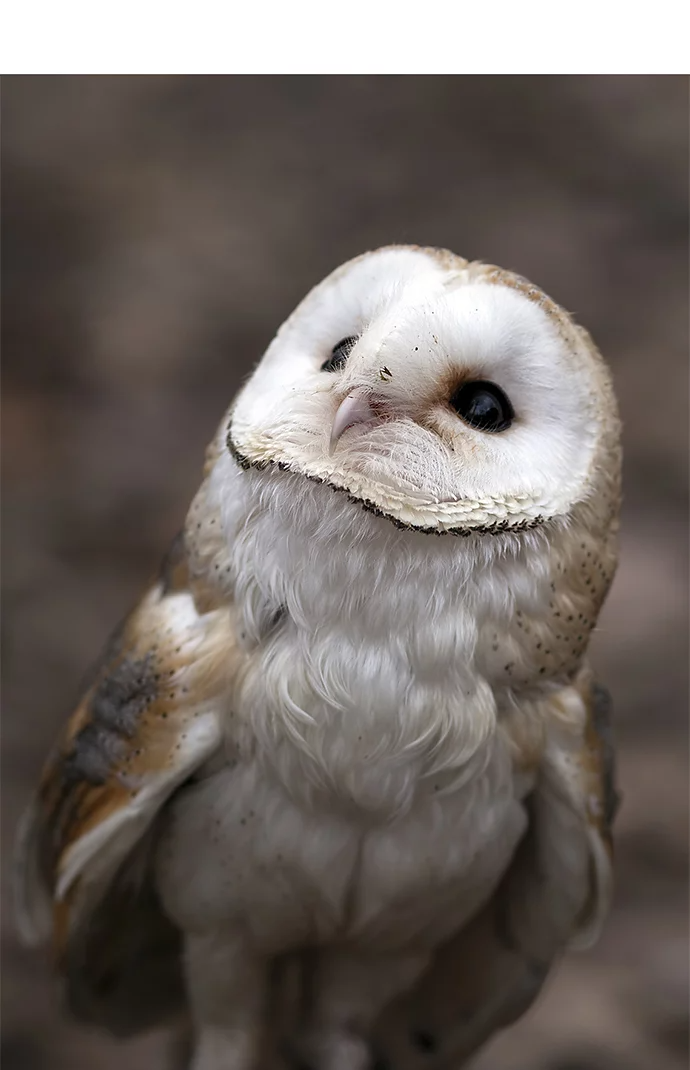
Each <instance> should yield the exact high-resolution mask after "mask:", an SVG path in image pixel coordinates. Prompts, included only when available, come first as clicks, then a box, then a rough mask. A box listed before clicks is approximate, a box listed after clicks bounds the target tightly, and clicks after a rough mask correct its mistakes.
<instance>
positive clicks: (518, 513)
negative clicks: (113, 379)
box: [16, 246, 620, 1070]
mask: <svg viewBox="0 0 690 1070" xmlns="http://www.w3.org/2000/svg"><path fill="white" fill-rule="evenodd" d="M619 487H620V428H619V420H618V416H617V410H616V403H615V398H614V394H613V389H612V385H611V381H610V377H609V374H608V372H607V369H606V367H605V365H604V363H603V361H602V358H601V357H600V355H599V353H598V351H597V350H596V348H595V347H594V345H593V343H592V341H591V339H590V337H589V335H588V334H587V333H586V332H585V331H584V330H583V329H582V328H580V327H578V326H576V325H575V323H574V322H573V321H572V319H571V318H570V316H569V315H568V314H567V313H565V312H564V311H563V310H562V309H561V308H559V307H558V306H557V305H556V304H554V302H553V301H551V300H550V299H549V298H548V297H547V296H546V295H545V294H544V293H542V292H541V291H540V290H539V289H537V288H536V287H535V286H533V285H531V284H530V283H529V282H527V281H526V280H525V279H523V278H521V277H519V276H517V275H514V274H511V273H510V272H508V271H504V270H501V269H499V268H497V267H491V266H488V265H485V264H481V263H470V262H468V261H466V260H463V259H461V258H460V257H458V256H456V255H454V254H453V253H451V252H448V251H445V250H439V249H429V248H420V247H417V246H393V247H388V248H383V249H379V250H377V251H375V252H370V253H366V254H365V255H363V256H360V257H358V258H357V259H355V260H352V261H351V262H349V263H347V264H345V265H344V266H342V267H340V268H338V270H336V271H335V272H334V273H333V274H331V275H330V276H329V277H328V278H327V279H326V280H325V281H323V282H322V283H320V284H319V285H318V286H317V287H316V288H315V289H314V290H312V291H311V293H309V294H308V296H307V297H306V298H305V299H304V300H303V301H302V303H301V304H300V305H299V306H298V308H297V310H296V311H295V312H294V313H293V314H292V315H291V316H290V318H289V319H288V320H287V322H286V323H285V324H284V325H283V326H282V327H281V328H280V330H279V331H278V333H277V335H276V337H275V339H274V340H273V342H272V343H271V344H270V346H269V347H268V350H267V351H266V353H265V355H264V356H263V358H262V360H261V361H260V363H259V364H258V366H257V367H256V369H255V371H254V373H253V374H252V376H251V377H250V378H249V380H248V381H247V382H246V384H245V385H244V387H243V388H242V389H241V391H240V393H239V394H238V396H237V397H236V399H235V400H234V402H233V403H232V405H231V406H230V409H229V410H228V412H227V414H226V415H225V417H224V418H223V420H222V423H221V425H220V428H219V430H218V432H217V434H216V435H215V437H214V439H213V441H212V443H211V445H210V447H209V449H208V452H207V458H206V464H205V468H204V473H203V482H202V484H201V487H200V489H199V491H198V493H197V495H196V497H195V498H194V500H193V502H192V505H191V507H190V510H189V513H188V515H187V519H186V523H185V526H184V529H183V531H182V532H181V533H180V534H179V536H178V537H177V538H176V539H175V540H174V542H173V544H172V547H171V549H170V551H169V553H168V555H167V557H166V558H165V561H164V563H163V566H162V568H161V570H160V573H159V574H158V575H157V576H156V578H155V579H154V580H153V582H152V583H151V585H150V587H149V589H148V590H147V591H146V593H145V594H144V596H143V598H142V600H141V602H140V603H139V605H138V606H137V608H136V609H135V610H134V611H133V612H132V613H131V614H130V616H129V617H128V618H127V619H126V620H125V622H124V624H123V625H122V626H121V627H120V628H119V630H118V631H117V632H116V634H115V635H114V637H113V638H112V640H111V642H110V644H109V645H108V647H107V649H106V651H105V653H104V655H103V658H102V661H101V663H100V665H99V667H98V668H97V670H96V671H95V674H94V676H93V678H92V680H91V683H90V685H89V686H88V688H87V690H86V692H85V693H84V695H83V698H82V699H81V701H80V703H79V705H78V706H77V708H76V711H75V712H74V714H73V715H72V717H71V719H70V720H69V722H68V723H67V725H66V727H65V730H64V732H63V734H62V736H61V738H60V740H59V742H58V744H57V746H56V748H55V750H54V751H53V753H52V755H51V756H50V757H49V759H48V761H47V764H46V766H45V769H44V772H43V775H42V778H41V781H40V784H39V786H38V788H37V792H36V795H35V798H34V800H33V802H32V804H31V805H30V807H29V810H28V813H27V815H26V817H25V819H24V822H23V825H22V828H21V830H20V835H19V841H18V851H17V868H16V893H17V904H18V916H19V920H20V925H21V930H22V932H23V934H24V935H25V937H26V938H27V940H29V941H33V942H34V943H36V942H41V941H50V942H52V948H53V956H54V962H55V968H56V971H57V973H58V974H59V976H60V977H61V979H62V984H63V988H64V992H65V995H66V1001H67V1004H68V1006H69V1007H70V1008H71V1010H72V1012H73V1013H74V1014H76V1015H77V1016H78V1017H79V1018H81V1019H83V1020H84V1021H87V1022H91V1023H95V1024H98V1025H100V1026H101V1027H105V1028H107V1029H109V1030H110V1031H112V1032H113V1033H114V1034H116V1035H127V1034H132V1033H136V1032H137V1031H140V1030H143V1029H147V1028H150V1027H152V1026H155V1025H160V1024H164V1023H168V1024H171V1025H172V1024H176V1023H179V1024H181V1025H182V1026H184V1027H185V1028H188V1030H189V1036H190V1038H191V1039H190V1055H189V1059H190V1061H189V1064H188V1065H190V1066H191V1067H192V1068H193V1070H258V1068H261V1070H263V1068H265V1067H274V1066H283V1067H294V1068H297V1067H299V1068H309V1070H384V1068H385V1070H417V1068H420V1070H421V1068H434V1067H440V1066H444V1067H459V1066H461V1065H463V1063H464V1061H465V1060H466V1059H468V1058H469V1057H470V1056H471V1054H472V1053H473V1052H475V1051H476V1050H477V1048H478V1047H479V1046H481V1044H482V1043H483V1042H484V1041H485V1040H486V1039H487V1038H488V1037H489V1036H491V1034H492V1033H493V1032H494V1031H495V1030H497V1029H499V1028H502V1027H504V1026H506V1025H508V1024H509V1023H510V1022H511V1021H513V1020H515V1019H516V1018H517V1017H518V1016H519V1015H520V1014H521V1013H522V1012H523V1011H524V1010H525V1009H526V1008H527V1007H528V1006H529V1004H530V1003H531V1002H532V1000H533V999H534V997H535V996H536V994H537V993H538V991H539V989H540V987H541V986H542V984H543V982H544V979H545V977H546V975H547V973H548V971H549V969H550V967H551V966H552V964H553V963H554V962H555V961H556V960H557V959H558V957H559V956H560V955H561V953H562V952H563V951H564V949H565V948H566V947H568V946H571V945H573V944H579V945H586V944H588V943H590V942H591V941H592V940H594V939H595V938H596V936H597V934H598V932H599V930H600V927H601V924H602V921H603V919H604V917H605V915H606V912H607V908H608V906H609V901H610V896H611V869H612V865H611V821H612V817H613V812H614V809H615V802H616V793H615V787H614V779H613V758H612V746H611V741H610V718H609V705H608V698H607V695H606V693H605V692H604V691H603V690H601V689H600V688H599V687H598V686H597V684H596V683H595V681H594V679H593V676H592V673H591V670H590V669H589V667H588V663H587V647H588V642H589V639H590V636H591V633H592V630H593V628H594V626H595V624H596V620H597V615H598V613H599V610H600V608H601V605H602V602H603V600H604V598H605V596H606V593H607V590H608V588H609V585H610V583H611V579H612V577H613V573H614V570H615V565H616V552H617V551H616V537H617V527H618V508H619V497H620V490H619Z"/></svg>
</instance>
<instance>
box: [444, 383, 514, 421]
mask: <svg viewBox="0 0 690 1070" xmlns="http://www.w3.org/2000/svg"><path fill="white" fill-rule="evenodd" d="M450 405H451V408H452V409H455V411H456V412H457V414H458V416H460V417H462V419H463V420H464V421H465V423H468V424H469V425H470V427H476V428H477V430H478V431H505V430H506V429H507V428H508V427H510V425H511V423H512V420H513V417H514V416H515V413H514V412H513V406H512V405H511V404H510V402H509V401H508V398H507V397H506V395H505V394H504V393H503V391H502V390H501V388H500V386H496V384H495V383H488V382H485V381H484V380H482V379H479V380H477V381H476V382H474V383H463V384H462V386H459V387H458V389H457V390H456V391H455V393H454V394H453V396H452V398H451V399H450Z"/></svg>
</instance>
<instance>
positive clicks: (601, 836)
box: [374, 673, 618, 1070]
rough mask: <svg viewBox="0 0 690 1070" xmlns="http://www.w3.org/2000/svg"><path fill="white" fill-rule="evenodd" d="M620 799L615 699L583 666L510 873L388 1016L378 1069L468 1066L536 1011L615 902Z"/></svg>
mask: <svg viewBox="0 0 690 1070" xmlns="http://www.w3.org/2000/svg"><path fill="white" fill-rule="evenodd" d="M617 803H618V796H617V793H616V790H615V786H614V765H613V746H612V741H611V726H610V702H609V698H608V695H607V693H606V692H605V691H604V690H603V689H602V688H600V687H597V686H596V685H594V684H593V682H592V681H591V679H590V678H589V677H588V676H587V675H586V674H584V673H583V675H582V677H581V678H580V679H579V680H578V681H577V682H576V685H575V686H574V687H572V688H569V689H567V691H564V692H561V693H559V694H558V695H556V696H554V698H553V700H552V709H551V711H550V726H549V729H548V732H547V743H546V748H545V752H544V755H543V759H542V762H541V766H540V771H539V776H538V781H537V784H536V787H535V790H534V792H533V794H532V796H531V797H530V801H529V816H530V823H529V829H528V832H527V834H526V836H525V838H524V840H523V842H522V843H521V845H520V847H519V849H518V852H517V854H516V856H515V858H514V860H513V863H512V865H511V867H510V869H509V870H508V872H507V873H506V875H505V877H504V880H503V882H502V884H501V885H500V887H499V889H498V891H497V893H496V894H495V896H494V898H493V899H492V900H491V901H490V902H489V903H488V904H487V906H486V907H485V908H484V909H483V910H482V912H481V913H480V914H479V915H478V916H477V917H476V918H475V919H474V920H473V921H472V922H471V923H470V924H469V925H468V926H467V927H466V928H465V929H464V930H463V931H462V932H461V933H459V934H458V935H457V936H455V937H454V938H453V939H452V940H450V941H449V942H448V943H447V944H446V945H445V946H443V947H441V948H440V949H439V951H438V952H437V954H436V956H435V958H434V960H433V961H432V965H431V966H430V968H429V970H428V971H427V973H426V975H425V976H424V977H423V978H422V979H421V980H420V982H419V983H418V984H417V985H416V986H415V987H414V988H413V989H412V990H411V991H410V992H408V993H407V994H406V995H404V996H403V997H401V998H400V999H398V1000H397V1001H396V1002H395V1003H394V1004H392V1005H391V1006H390V1007H389V1008H388V1009H387V1011H386V1012H385V1013H384V1015H383V1016H382V1018H381V1020H380V1021H379V1023H378V1025H377V1028H376V1030H375V1035H374V1047H375V1051H376V1054H377V1059H378V1061H377V1065H381V1066H382V1067H386V1068H387V1070H422V1068H424V1070H440V1068H446V1067H447V1068H449V1070H450V1068H453V1070H455V1068H457V1067H459V1066H462V1065H464V1064H465V1060H466V1059H469V1058H470V1056H471V1055H472V1054H474V1053H475V1052H476V1051H477V1049H478V1048H479V1047H481V1045H482V1044H484V1043H485V1042H486V1041H487V1040H488V1039H489V1038H490V1037H491V1036H492V1034H493V1033H495V1032H496V1031H497V1030H499V1029H502V1028H503V1027H505V1026H507V1025H509V1024H510V1023H511V1022H513V1021H515V1019H516V1018H518V1017H519V1016H520V1015H521V1014H523V1013H524V1011H526V1010H527V1008H528V1007H529V1006H530V1004H531V1003H532V1001H533V1000H534V998H535V997H536V995H537V994H538V992H539V990H540V988H541V986H542V984H543V981H544V979H545V977H546V975H547V973H548V970H549V968H550V966H551V965H552V963H553V962H554V960H555V959H556V958H557V957H558V955H559V953H560V952H561V951H562V950H564V949H565V948H566V946H568V945H573V944H574V945H576V946H578V945H579V946H587V945H589V944H590V943H592V942H593V941H594V940H595V939H596V937H597V936H598V933H599V929H600V927H601V924H602V922H603V919H604V917H605V915H606V912H607V910H608V906H609V902H610V897H611V886H612V857H611V851H612V842H611V825H612V821H613V817H614V815H615V811H616V808H617Z"/></svg>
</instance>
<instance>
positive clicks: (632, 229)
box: [2, 77, 688, 1070]
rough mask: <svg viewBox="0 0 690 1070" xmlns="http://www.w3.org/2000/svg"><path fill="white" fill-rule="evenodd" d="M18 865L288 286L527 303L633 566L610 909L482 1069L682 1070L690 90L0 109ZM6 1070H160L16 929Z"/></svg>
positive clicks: (92, 84)
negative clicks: (21, 842)
mask: <svg viewBox="0 0 690 1070" xmlns="http://www.w3.org/2000/svg"><path fill="white" fill-rule="evenodd" d="M2 111H3V115H2V120H3V169H2V213H3V214H2V226H3V230H2V239H3V248H2V254H3V255H2V268H3V279H2V282H3V292H2V297H3V309H2V311H3V322H2V332H3V333H2V342H3V357H4V390H3V414H4V435H3V439H4V443H3V444H4V451H3V464H4V509H3V527H4V566H5V567H4V571H3V579H4V608H5V612H4V723H3V759H2V760H3V790H4V808H3V832H4V852H5V863H6V861H7V856H8V854H9V852H10V848H11V840H12V836H13V831H14V826H15V823H16V820H17V818H18V816H19V813H20V810H21V808H22V807H23V805H24V804H25V802H26V799H27V796H28V793H29V790H30V788H31V786H32V784H33V783H34V780H35V778H36V775H37V773H38V770H39V767H40V763H41V761H42V759H43V757H44V756H45V754H46V752H47V750H48V747H49V746H50V744H51V741H52V739H53V737H54V735H55V733H56V731H57V729H58V726H59V725H60V724H61V722H62V720H63V718H64V717H65V715H66V713H67V712H68V711H69V709H70V705H71V703H72V702H73V700H74V698H75V695H76V693H77V690H78V687H79V683H80V679H81V677H82V675H83V673H84V672H85V670H86V669H87V667H88V666H89V664H90V663H91V661H92V660H93V659H94V658H95V657H96V655H97V654H98V651H99V648H100V647H101V644H102V643H103V641H104V639H105V638H106V636H107V634H108V632H109V630H110V629H111V627H112V626H113V625H114V623H115V622H116V621H117V620H118V619H119V618H120V617H121V616H122V614H123V613H124V612H125V610H126V609H127V608H128V607H129V606H130V604H131V603H132V602H133V601H134V600H135V598H136V596H137V594H138V592H139V590H140V588H141V586H142V584H143V583H144V581H145V580H146V578H147V577H148V575H149V573H150V572H151V570H152V569H153V568H154V567H155V566H156V564H157V562H158V559H159V558H160V556H161V553H162V551H163V550H164V548H165V547H166V544H167V542H168V540H169V539H170V537H171V536H172V535H173V534H174V533H175V531H176V530H177V528H178V527H179V525H180V522H181V521H182V518H183V516H184V513H185V509H186V506H187V504H188V502H189V500H190V497H191V495H192V493H193V491H194V490H195V488H196V485H197V482H198V479H199V472H200V465H201V460H202V455H203V449H204V446H205V443H206V441H207V439H208V438H209V437H210V435H211V433H212V431H213V429H214V427H215V424H216V421H217V420H218V419H219V417H220V415H221V413H222V411H223V409H224V407H225V406H226V404H227V402H228V401H229V399H230V397H231V395H232V394H233V392H234V391H235V389H236V387H237V385H238V383H239V382H240V380H241V379H242V377H243V376H245V375H246V374H247V372H248V370H249V369H250V367H251V366H252V364H253V362H255V361H256V360H257V359H258V358H259V356H260V355H261V353H262V351H263V350H264V348H265V346H266V344H267V343H268V342H269V340H270V339H271V337H272V335H273V333H274V331H275V330H276V328H277V327H278V325H279V324H280V323H281V321H282V320H283V318H284V317H285V316H286V314H287V313H288V312H289V311H290V310H291V309H292V307H293V306H294V305H295V303H296V302H297V301H298V300H299V299H300V298H301V297H302V296H303V294H304V293H305V292H306V290H307V289H308V288H309V287H310V286H311V285H312V284H314V283H315V282H317V281H318V280H319V279H320V278H321V277H322V276H323V275H324V274H326V273H327V272H328V271H330V270H331V269H332V268H333V267H335V266H336V265H337V264H339V263H340V262H341V261H343V260H345V259H347V258H348V257H351V256H353V255H355V254H357V253H360V252H362V251H364V250H365V249H370V248H374V247H376V246H378V245H381V244H387V243H390V242H416V243H421V244H431V245H444V246H448V247H449V248H451V249H453V250H454V251H456V252H458V253H460V254H462V255H463V256H466V257H470V258H479V259H484V260H488V261H490V262H494V263H498V264H500V265H502V266H504V267H509V268H513V269H515V270H517V271H518V272H520V273H522V274H524V275H526V276H528V277H530V278H532V279H533V280H534V281H535V282H536V283H538V284H539V285H541V286H542V287H544V288H545V289H546V290H547V292H549V293H550V294H551V295H552V296H553V297H554V298H556V300H558V301H559V302H561V303H562V304H563V305H565V306H566V307H567V308H568V309H570V310H572V311H574V312H575V313H576V315H577V316H578V318H579V319H580V321H581V322H582V323H584V324H585V325H586V326H587V327H588V328H589V329H590V330H591V331H592V333H593V335H594V337H595V339H596V340H597V342H598V343H599V345H600V347H601V348H602V350H603V352H604V354H605V355H606V356H607V357H608V359H609V360H610V362H611V364H612V366H613V369H614V374H615V378H616V383H617V388H618V393H619V397H620V402H621V407H622V411H623V417H624V420H625V438H626V497H625V508H624V522H623V537H622V562H621V567H620V571H619V574H618V578H617V581H616V583H615V584H614V588H613V593H612V595H611V597H610V600H609V603H608V605H607V607H606V610H605V612H604V614H603V617H602V620H601V626H600V629H599V633H598V636H597V638H596V642H595V650H594V658H595V663H596V666H597V668H598V671H599V675H600V676H601V678H602V679H603V680H605V681H606V683H607V684H608V685H609V686H610V688H611V689H612V690H613V693H614V697H615V701H616V711H617V724H618V740H619V751H620V782H621V787H622V791H623V793H624V802H623V807H622V810H621V812H620V816H619V820H618V888H617V896H616V903H615V909H614V911H613V914H612V916H611V919H610V921H609V924H608V926H607V928H606V930H605V933H604V936H603V939H602V940H601V942H600V944H599V946H598V947H597V948H596V950H594V951H591V952H588V953H587V954H584V955H577V956H575V955H573V956H571V957H569V958H568V959H567V961H566V962H565V963H564V964H563V966H562V967H561V968H560V969H559V971H558V973H557V975H556V976H555V977H554V978H553V979H552V981H551V983H550V985H549V987H548V990H547V993H546V995H545V996H544V997H543V998H542V1000H541V1001H540V1003H539V1005H538V1007H537V1008H536V1009H535V1010H534V1011H533V1012H532V1013H531V1014H530V1015H529V1016H528V1017H527V1018H526V1019H525V1020H524V1021H523V1022H522V1023H521V1024H520V1026H519V1027H517V1028H515V1029H514V1030H512V1031H511V1032H510V1033H508V1034H506V1035H505V1036H503V1037H501V1038H499V1039H498V1040H497V1041H496V1042H495V1043H494V1044H493V1046H492V1047H491V1048H490V1049H488V1050H487V1051H486V1053H485V1054H484V1055H483V1056H482V1057H481V1059H480V1060H479V1063H478V1066H479V1067H481V1068H482V1070H673V1068H676V1067H678V1068H680V1067H685V1066H686V1065H687V1054H686V1044H687V996H688V992H687V958H688V950H687V916H686V913H687V882H686V877H687V794H688V793H687V782H688V770H687V723H686V722H687V699H688V695H687V660H688V659H687V653H688V645H687V638H688V636H687V570H686V564H687V562H686V548H687V472H686V465H687V431H688V413H687V403H688V389H687V371H688V215H687V213H688V199H687V195H688V190H687V184H688V86H687V80H686V79H685V78H676V77H555V78H525V77H505V78H504V77H501V78H498V77H487V78H484V77H481V78H479V77H429V78H427V77H400V78H399V77H395V78H392V77H391V78H389V77H386V78H379V77H353V78H350V77H325V78H323V77H318V78H313V77H276V78H273V77H260V78H248V77H122V78H110V77H61V78H52V77H51V78H39V77H27V78H16V77H14V78H5V79H4V81H3V86H2ZM4 881H5V884H4V891H5V895H4V897H3V900H4V915H3V938H4V954H3V973H4V985H3V1001H4V1010H3V1032H2V1056H3V1059H4V1062H3V1066H4V1070H20V1068H21V1070H43V1068H51V1070H87V1068H89V1070H91V1068H94V1070H115V1068H118V1070H119V1068H120V1067H121V1066H123V1065H124V1066H126V1067H128V1068H131V1070H144V1068H147V1070H148V1068H151V1070H156V1068H157V1067H159V1066H162V1061H161V1060H162V1056H161V1051H162V1047H161V1040H160V1038H158V1037H150V1038H145V1039H143V1040H141V1041H137V1042H136V1043H133V1044H130V1045H127V1046H126V1047H124V1048H119V1047H117V1046H116V1045H115V1044H114V1043H112V1042H110V1041H109V1040H107V1039H105V1038H102V1037H100V1036H98V1035H94V1034H90V1033H88V1032H86V1031H84V1030H81V1029H78V1028H76V1027H74V1026H72V1025H71V1024H69V1023H67V1022H65V1021H63V1020H62V1019H61V1018H60V1017H59V1015H58V1010H57V1005H56V998H55V992H54V990H53V988H52V986H51V983H50V981H49V974H48V970H47V967H46V965H45V962H44V960H43V959H42V958H41V956H40V955H38V954H35V953H33V954H30V953H27V952H26V951H24V950H22V949H21V948H20V947H19V946H18V943H17V939H16V937H15V935H14V932H13V927H12V920H11V909H10V903H9V896H8V894H7V867H6V865H5V867H4Z"/></svg>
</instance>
